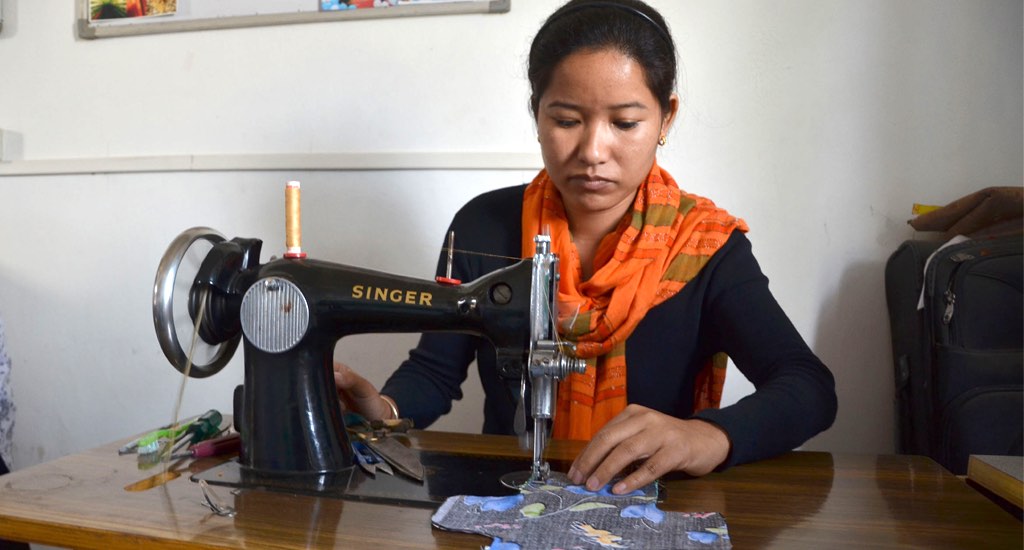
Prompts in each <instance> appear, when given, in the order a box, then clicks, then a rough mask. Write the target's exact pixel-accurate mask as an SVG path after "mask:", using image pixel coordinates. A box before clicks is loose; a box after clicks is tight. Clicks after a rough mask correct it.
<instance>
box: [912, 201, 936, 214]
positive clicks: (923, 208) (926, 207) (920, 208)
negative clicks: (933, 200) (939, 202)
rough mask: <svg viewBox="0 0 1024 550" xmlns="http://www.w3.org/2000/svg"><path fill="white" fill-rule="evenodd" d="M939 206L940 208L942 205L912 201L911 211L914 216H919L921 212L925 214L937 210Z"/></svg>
mask: <svg viewBox="0 0 1024 550" xmlns="http://www.w3.org/2000/svg"><path fill="white" fill-rule="evenodd" d="M940 208H942V207H941V206H935V205H932V204H918V203H916V202H915V203H914V208H913V210H912V212H913V213H914V215H915V216H920V215H921V214H927V213H929V212H932V211H935V210H938V209H940Z"/></svg>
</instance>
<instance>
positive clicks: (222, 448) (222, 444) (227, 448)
mask: <svg viewBox="0 0 1024 550" xmlns="http://www.w3.org/2000/svg"><path fill="white" fill-rule="evenodd" d="M241 448H242V438H241V436H240V435H239V434H238V433H232V434H228V435H223V436H220V437H217V438H214V439H207V440H206V441H200V442H199V443H196V444H195V445H192V446H191V447H189V449H188V450H187V451H185V452H183V453H178V454H175V455H171V460H177V459H179V458H206V457H210V456H217V455H223V454H228V453H236V452H238V450H239V449H241Z"/></svg>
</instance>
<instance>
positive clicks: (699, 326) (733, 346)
mask: <svg viewBox="0 0 1024 550" xmlns="http://www.w3.org/2000/svg"><path fill="white" fill-rule="evenodd" d="M525 189H526V187H525V186H516V187H509V188H505V189H499V190H496V191H491V192H488V193H485V194H483V195H480V196H479V197H476V198H475V199H473V200H471V201H470V202H469V203H467V204H466V205H465V206H464V207H463V208H462V209H461V210H460V211H459V212H458V213H457V214H456V216H455V219H454V220H453V221H452V223H451V226H450V230H451V231H454V232H455V236H456V246H455V248H456V249H457V250H466V251H472V252H481V253H484V254H487V255H476V254H460V253H456V254H455V256H454V261H453V265H452V277H454V278H457V279H460V280H462V281H464V282H469V281H472V280H474V279H476V278H478V277H480V276H482V275H484V274H487V273H490V272H491V271H494V270H496V269H500V268H503V267H507V266H509V265H511V264H512V263H514V262H515V261H516V260H510V259H505V258H501V257H499V256H503V257H511V258H519V257H521V246H522V245H521V237H520V234H521V228H522V203H523V191H524V190H525ZM446 265H447V256H446V254H442V255H441V260H440V261H439V263H438V273H439V274H443V273H444V269H445V266H446ZM717 352H725V353H727V354H728V355H729V357H730V358H732V360H733V362H734V363H735V364H736V366H737V367H738V368H739V370H740V371H741V372H742V373H743V374H744V375H745V376H746V377H747V379H748V380H750V381H751V383H752V384H753V385H754V387H755V389H756V391H755V392H754V393H753V394H751V395H748V396H746V397H744V398H743V399H741V400H740V401H739V402H737V403H735V404H733V405H730V406H728V407H724V408H721V409H706V410H703V411H701V412H699V413H697V414H694V413H693V393H694V392H693V382H694V378H695V376H696V374H697V372H698V371H699V370H700V368H701V367H702V366H703V365H704V364H705V362H706V361H707V359H708V358H709V357H710V356H711V355H712V354H714V353H717ZM474 359H476V361H477V368H478V369H479V374H480V381H481V383H482V385H483V388H484V395H485V399H484V415H483V432H484V433H492V434H512V433H513V414H514V411H515V408H516V402H517V399H518V393H519V382H518V380H516V381H508V380H505V379H502V378H500V377H499V376H498V369H497V365H496V357H495V351H494V348H493V347H492V346H491V344H490V343H489V342H488V341H487V340H486V339H484V338H480V337H475V336H471V335H465V334H449V333H426V334H424V335H422V336H421V338H420V342H419V345H418V346H417V347H416V348H415V349H413V350H412V351H410V353H409V359H408V360H406V361H405V362H403V363H402V365H401V366H400V367H399V368H398V370H396V371H395V373H394V374H393V375H392V376H391V378H390V379H389V380H388V381H387V383H386V384H385V385H384V387H383V388H382V389H381V392H382V393H385V394H387V395H388V396H390V397H392V398H393V399H394V400H395V401H396V403H397V404H398V408H399V410H400V411H401V412H402V416H404V417H408V418H412V419H413V421H414V423H415V425H416V426H417V427H420V428H425V427H427V426H429V425H430V424H431V423H433V422H434V421H435V420H437V418H438V417H440V416H441V415H443V414H445V413H447V412H448V411H450V410H451V402H452V400H453V399H461V398H462V390H461V388H460V386H461V384H462V382H463V381H464V380H465V379H466V375H467V372H468V368H469V365H470V364H471V363H472V361H473V360H474ZM626 365H627V374H626V393H627V400H628V402H629V403H636V404H639V405H643V406H646V407H649V408H652V409H655V410H657V411H660V412H663V413H666V414H669V415H672V416H675V417H677V418H701V419H704V420H706V421H709V422H712V423H714V424H716V425H718V426H719V427H721V428H722V429H724V430H725V432H726V433H727V434H728V436H729V439H730V440H731V442H732V451H731V453H730V455H729V458H728V460H727V461H726V463H725V464H723V466H722V467H727V466H731V465H734V464H740V463H744V462H750V461H754V460H759V459H763V458H767V457H770V456H774V455H777V454H780V453H783V452H786V451H788V450H791V449H793V448H795V447H798V446H799V445H801V444H803V443H804V442H805V441H806V440H807V439H809V438H810V437H812V436H814V435H815V434H817V433H819V432H821V431H822V430H825V429H827V428H828V427H829V426H831V425H832V422H833V421H834V420H835V415H836V408H837V403H836V395H835V381H834V379H833V377H832V373H831V372H829V370H828V368H826V367H825V365H824V364H822V363H821V361H820V360H819V359H818V358H817V357H816V356H815V355H814V353H813V352H812V351H811V350H810V349H809V348H808V346H807V344H806V343H805V342H804V340H803V338H802V337H801V336H800V334H799V333H798V332H797V331H796V328H795V327H794V326H793V324H792V323H791V322H790V320H789V318H788V317H787V316H786V314H785V313H784V312H783V311H782V309H781V308H780V307H779V304H778V303H777V302H776V301H775V298H774V297H773V296H772V294H771V292H770V291H769V290H768V279H767V277H765V275H764V274H763V273H762V272H761V268H760V266H759V265H758V263H757V260H755V259H754V256H753V253H752V252H751V247H750V241H748V240H747V238H746V236H745V235H744V234H743V233H741V232H739V231H734V232H733V233H732V235H731V236H730V237H729V239H728V241H727V242H726V244H725V245H724V246H723V247H722V248H721V249H720V250H718V252H716V253H715V254H714V256H712V258H711V260H710V261H709V262H708V264H707V265H706V266H705V267H704V268H703V269H702V270H701V271H700V273H698V275H697V276H696V277H695V278H694V279H693V280H691V281H690V282H689V283H687V284H686V286H685V287H684V288H683V289H682V290H681V291H680V292H679V293H678V294H676V295H675V296H673V297H672V298H670V299H668V300H666V301H665V302H662V303H661V304H659V305H658V306H656V307H654V308H652V309H651V310H650V311H648V313H647V315H646V316H645V317H644V319H643V320H642V321H641V322H640V324H639V325H638V326H637V327H636V329H635V330H634V331H633V334H632V335H631V336H630V337H629V338H628V339H627V341H626Z"/></svg>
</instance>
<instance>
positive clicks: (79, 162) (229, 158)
mask: <svg viewBox="0 0 1024 550" xmlns="http://www.w3.org/2000/svg"><path fill="white" fill-rule="evenodd" d="M543 165H544V163H543V160H542V159H541V156H540V153H498V152H480V153H427V152H411V153H306V154H284V153H275V154H263V155H256V154H247V155H163V156H148V157H97V158H67V159H40V160H11V161H6V162H0V177H2V176H43V175H66V174H120V173H132V172H216V171H222V172H223V171H229V172H247V171H303V172H305V171H320V170H323V171H332V170H341V171H350V170H539V169H540V168H541V167H542V166H543Z"/></svg>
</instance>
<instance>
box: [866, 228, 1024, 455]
mask: <svg viewBox="0 0 1024 550" xmlns="http://www.w3.org/2000/svg"><path fill="white" fill-rule="evenodd" d="M938 248H939V243H931V242H925V241H907V242H905V243H903V244H902V245H901V246H900V247H899V248H898V249H897V250H896V252H894V253H893V254H892V256H890V258H889V260H888V262H887V263H886V270H885V285H886V301H887V305H888V308H889V320H890V328H891V332H892V347H893V360H894V366H895V381H896V416H897V418H896V425H897V430H898V434H897V448H898V451H899V452H901V453H909V454H923V455H928V456H930V457H932V458H933V459H935V460H936V461H937V462H939V463H940V464H942V465H943V466H944V467H945V468H946V469H948V470H950V471H951V472H953V473H954V474H958V475H963V474H966V473H967V460H968V457H969V455H971V454H991V455H1021V454H1022V436H1021V434H1022V430H1024V420H1022V419H1024V398H1022V396H1024V355H1022V353H1024V352H1022V348H1024V294H1022V271H1024V255H1022V250H1024V240H1022V238H1021V236H1019V235H1018V236H1012V237H1002V238H995V239H985V240H967V241H964V242H961V243H958V244H953V245H949V246H946V247H943V248H941V249H938ZM936 249H938V250H937V251H936ZM933 252H934V256H932V257H931V260H930V261H929V260H928V258H929V256H930V255H931V254H932V253H933ZM926 262H927V269H925V264H926ZM922 289H923V292H922ZM919 300H920V301H921V303H922V305H923V307H922V308H921V309H918V304H919Z"/></svg>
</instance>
